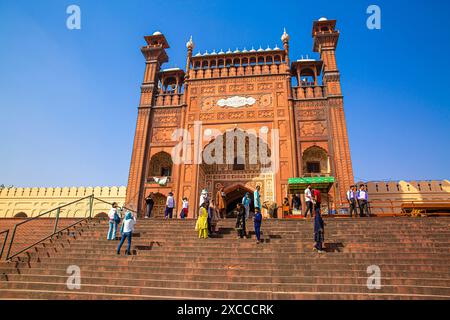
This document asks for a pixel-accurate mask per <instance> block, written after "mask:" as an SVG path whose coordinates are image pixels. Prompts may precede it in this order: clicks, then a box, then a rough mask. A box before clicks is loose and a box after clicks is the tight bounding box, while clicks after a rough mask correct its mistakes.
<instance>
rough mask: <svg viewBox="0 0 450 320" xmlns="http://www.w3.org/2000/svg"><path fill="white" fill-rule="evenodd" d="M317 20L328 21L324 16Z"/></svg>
mask: <svg viewBox="0 0 450 320" xmlns="http://www.w3.org/2000/svg"><path fill="white" fill-rule="evenodd" d="M319 21H328V19H327V18H326V17H322V18H320V19H319Z"/></svg>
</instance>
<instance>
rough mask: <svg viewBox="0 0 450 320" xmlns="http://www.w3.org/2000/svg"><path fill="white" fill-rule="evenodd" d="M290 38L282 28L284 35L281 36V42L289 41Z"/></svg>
mask: <svg viewBox="0 0 450 320" xmlns="http://www.w3.org/2000/svg"><path fill="white" fill-rule="evenodd" d="M290 38H291V37H290V36H289V35H288V34H287V32H286V28H284V33H283V35H282V36H281V41H283V42H287V41H289V39H290Z"/></svg>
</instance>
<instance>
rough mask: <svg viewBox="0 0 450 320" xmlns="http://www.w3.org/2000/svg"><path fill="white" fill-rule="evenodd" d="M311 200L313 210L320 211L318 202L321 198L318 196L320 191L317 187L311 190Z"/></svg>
mask: <svg viewBox="0 0 450 320" xmlns="http://www.w3.org/2000/svg"><path fill="white" fill-rule="evenodd" d="M313 200H314V212H315V213H316V214H318V213H320V203H321V201H322V199H321V197H320V191H319V190H317V189H314V190H313Z"/></svg>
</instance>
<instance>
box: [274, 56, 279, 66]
mask: <svg viewBox="0 0 450 320" xmlns="http://www.w3.org/2000/svg"><path fill="white" fill-rule="evenodd" d="M274 62H275V64H276V65H279V64H281V58H280V56H278V55H277V56H275V58H274Z"/></svg>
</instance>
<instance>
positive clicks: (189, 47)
mask: <svg viewBox="0 0 450 320" xmlns="http://www.w3.org/2000/svg"><path fill="white" fill-rule="evenodd" d="M194 47H195V45H194V41H192V36H191V38H190V39H189V41H188V42H187V43H186V48H188V49H191V50H192V49H194Z"/></svg>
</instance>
